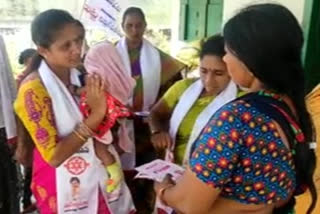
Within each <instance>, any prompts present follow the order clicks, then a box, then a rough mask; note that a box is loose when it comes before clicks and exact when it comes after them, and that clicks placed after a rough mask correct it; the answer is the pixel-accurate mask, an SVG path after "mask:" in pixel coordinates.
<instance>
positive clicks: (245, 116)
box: [241, 112, 252, 122]
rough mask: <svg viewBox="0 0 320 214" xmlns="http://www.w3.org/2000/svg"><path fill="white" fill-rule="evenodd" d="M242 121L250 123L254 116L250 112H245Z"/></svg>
mask: <svg viewBox="0 0 320 214" xmlns="http://www.w3.org/2000/svg"><path fill="white" fill-rule="evenodd" d="M241 118H242V120H244V121H245V122H249V121H250V120H251V119H252V115H251V114H250V113H249V112H245V113H243V114H242V117H241Z"/></svg>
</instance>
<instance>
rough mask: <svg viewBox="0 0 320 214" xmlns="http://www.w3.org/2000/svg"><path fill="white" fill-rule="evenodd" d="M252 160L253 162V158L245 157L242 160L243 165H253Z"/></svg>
mask: <svg viewBox="0 0 320 214" xmlns="http://www.w3.org/2000/svg"><path fill="white" fill-rule="evenodd" d="M251 164H252V162H251V159H250V158H245V159H243V160H242V165H243V166H244V167H248V166H251Z"/></svg>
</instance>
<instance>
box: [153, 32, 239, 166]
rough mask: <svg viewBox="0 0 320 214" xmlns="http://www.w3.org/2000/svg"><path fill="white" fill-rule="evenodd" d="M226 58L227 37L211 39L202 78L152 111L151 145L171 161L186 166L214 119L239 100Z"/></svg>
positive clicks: (173, 91) (180, 85)
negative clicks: (218, 111) (211, 119)
mask: <svg viewBox="0 0 320 214" xmlns="http://www.w3.org/2000/svg"><path fill="white" fill-rule="evenodd" d="M224 55H225V51H224V40H223V37H222V36H220V35H216V36H213V37H210V38H209V39H208V40H207V41H206V42H205V43H204V44H203V45H202V48H201V52H200V79H199V80H197V79H185V80H180V81H179V82H177V83H176V84H174V85H173V86H172V87H171V88H170V89H169V90H168V91H167V92H166V93H165V95H164V96H163V97H162V98H161V99H160V100H159V101H158V103H157V104H155V106H154V107H153V108H152V110H151V115H150V120H149V121H150V122H149V123H150V129H151V130H152V137H151V142H152V143H153V146H154V147H155V149H157V150H160V151H161V150H164V149H167V150H168V151H167V155H166V157H167V159H168V160H169V161H174V162H175V163H177V164H179V165H182V164H183V165H185V164H186V163H187V160H188V152H189V151H190V147H191V145H192V143H193V142H194V140H195V139H196V138H197V137H198V135H199V134H200V132H201V130H202V129H203V127H204V126H205V125H206V124H207V122H208V120H209V119H210V117H211V116H212V115H213V114H214V113H215V112H216V111H217V110H218V109H219V108H220V107H221V106H223V105H224V104H226V103H227V102H229V101H231V100H233V99H235V98H236V97H237V93H238V89H237V86H236V85H235V84H234V83H233V82H232V81H230V76H229V74H228V72H227V67H226V65H225V63H224V62H223V61H222V57H223V56H224ZM186 151H187V152H186Z"/></svg>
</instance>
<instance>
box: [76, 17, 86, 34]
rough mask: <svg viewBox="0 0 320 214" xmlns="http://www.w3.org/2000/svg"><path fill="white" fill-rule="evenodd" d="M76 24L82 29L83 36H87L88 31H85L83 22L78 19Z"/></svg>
mask: <svg viewBox="0 0 320 214" xmlns="http://www.w3.org/2000/svg"><path fill="white" fill-rule="evenodd" d="M75 24H76V26H78V27H79V28H80V29H81V32H82V34H83V35H85V34H86V30H85V27H84V25H83V24H82V22H80V21H79V20H78V19H76V20H75Z"/></svg>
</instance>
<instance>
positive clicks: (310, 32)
mask: <svg viewBox="0 0 320 214" xmlns="http://www.w3.org/2000/svg"><path fill="white" fill-rule="evenodd" d="M302 27H303V30H304V37H305V46H304V50H303V63H304V68H305V72H306V80H307V89H308V92H309V91H310V90H312V88H314V87H315V86H316V85H317V84H318V83H320V0H306V1H305V6H304V17H303V22H302Z"/></svg>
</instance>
